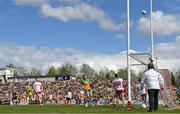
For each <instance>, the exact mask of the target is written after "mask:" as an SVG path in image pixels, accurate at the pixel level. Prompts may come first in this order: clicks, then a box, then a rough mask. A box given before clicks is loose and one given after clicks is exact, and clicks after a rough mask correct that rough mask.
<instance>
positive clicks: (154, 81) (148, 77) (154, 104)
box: [141, 62, 164, 112]
mask: <svg viewBox="0 0 180 114" xmlns="http://www.w3.org/2000/svg"><path fill="white" fill-rule="evenodd" d="M143 84H146V85H147V89H148V95H149V112H155V111H157V110H158V95H159V91H160V89H162V90H163V88H164V80H163V77H162V75H161V74H160V73H159V72H158V71H156V70H155V68H154V65H153V63H152V62H151V63H149V64H148V70H147V71H146V72H145V73H144V74H143V77H142V80H141V85H143Z"/></svg>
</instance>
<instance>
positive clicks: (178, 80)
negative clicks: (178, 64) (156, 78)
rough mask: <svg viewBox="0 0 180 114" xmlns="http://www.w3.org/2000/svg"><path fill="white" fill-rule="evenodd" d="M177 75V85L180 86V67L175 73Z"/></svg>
mask: <svg viewBox="0 0 180 114" xmlns="http://www.w3.org/2000/svg"><path fill="white" fill-rule="evenodd" d="M175 77H176V84H177V86H180V69H179V70H178V71H177V72H176V73H175Z"/></svg>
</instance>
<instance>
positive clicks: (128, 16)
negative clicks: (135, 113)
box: [126, 0, 131, 108]
mask: <svg viewBox="0 0 180 114" xmlns="http://www.w3.org/2000/svg"><path fill="white" fill-rule="evenodd" d="M126 5H127V6H126V8H127V14H126V16H127V17H126V19H127V20H126V24H127V25H126V27H127V28H126V29H127V70H128V71H127V72H128V108H131V66H130V64H131V61H130V21H129V20H130V19H129V18H130V15H129V0H127V3H126Z"/></svg>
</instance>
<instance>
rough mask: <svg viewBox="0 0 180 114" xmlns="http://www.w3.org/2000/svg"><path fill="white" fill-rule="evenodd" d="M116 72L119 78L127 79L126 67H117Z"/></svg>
mask: <svg viewBox="0 0 180 114" xmlns="http://www.w3.org/2000/svg"><path fill="white" fill-rule="evenodd" d="M117 73H118V75H119V76H120V77H121V78H123V79H124V80H127V69H119V70H118V72H117Z"/></svg>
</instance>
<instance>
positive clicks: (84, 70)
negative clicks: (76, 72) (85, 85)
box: [80, 64, 95, 77]
mask: <svg viewBox="0 0 180 114" xmlns="http://www.w3.org/2000/svg"><path fill="white" fill-rule="evenodd" d="M80 73H81V74H83V75H86V76H88V77H92V76H94V74H95V70H94V69H93V68H91V67H90V66H89V65H88V64H82V65H81V66H80Z"/></svg>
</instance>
